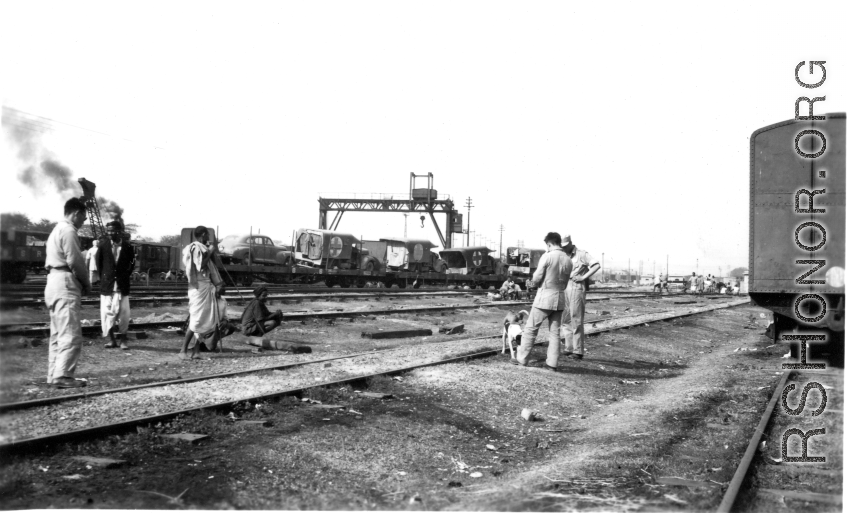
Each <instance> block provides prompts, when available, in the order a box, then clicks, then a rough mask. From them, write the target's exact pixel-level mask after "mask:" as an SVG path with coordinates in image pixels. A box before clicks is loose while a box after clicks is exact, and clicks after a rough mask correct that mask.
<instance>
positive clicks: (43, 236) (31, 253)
mask: <svg viewBox="0 0 847 513" xmlns="http://www.w3.org/2000/svg"><path fill="white" fill-rule="evenodd" d="M48 237H50V233H48V232H40V231H35V230H17V229H7V230H2V231H0V282H2V283H23V282H24V280H26V275H27V273H28V272H33V273H35V274H39V273H41V272H42V271H44V270H45V269H44V263H45V260H46V259H47V252H46V251H45V249H44V246H45V244H46V242H47V238H48ZM92 241H93V239H92V238H90V237H80V238H79V243H80V248H81V249H82V250H83V251H86V250H87V249H89V248H90V247H91V246H92V245H93V243H92Z"/></svg>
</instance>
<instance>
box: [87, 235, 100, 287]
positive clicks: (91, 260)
mask: <svg viewBox="0 0 847 513" xmlns="http://www.w3.org/2000/svg"><path fill="white" fill-rule="evenodd" d="M97 244H98V241H97V240H96V239H95V240H94V245H93V246H91V248H90V249H89V250H88V251H86V252H85V267H86V268H87V269H88V281H89V282H90V283H91V285H92V286H94V285H95V284H97V282H99V281H100V271H99V270H98V269H97Z"/></svg>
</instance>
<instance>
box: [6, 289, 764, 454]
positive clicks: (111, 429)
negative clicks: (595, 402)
mask: <svg viewBox="0 0 847 513" xmlns="http://www.w3.org/2000/svg"><path fill="white" fill-rule="evenodd" d="M747 302H748V301H744V302H737V303H729V304H725V305H720V306H712V307H709V308H706V309H704V310H700V311H695V312H685V313H682V314H679V315H671V316H666V317H664V319H673V318H677V317H688V316H691V315H697V314H700V313H707V312H711V311H714V310H718V309H723V308H729V307H733V306H740V305H741V304H745V303H747ZM633 317H645V316H643V315H639V316H633ZM654 317H657V316H654ZM647 322H655V320H643V319H642V320H640V321H638V322H634V323H632V324H627V325H621V326H608V327H604V328H599V329H598V328H594V329H588V330H586V335H595V334H598V333H603V332H607V331H612V330H616V329H624V328H629V327H632V326H638V325H641V324H646V323H647ZM485 338H499V335H497V336H489V337H480V339H485ZM445 342H450V341H445ZM544 345H546V343H540V344H537V346H540V347H543V346H544ZM500 351H501V349H488V350H485V351H480V352H475V353H465V354H460V355H457V356H451V357H446V358H445V357H442V358H440V359H438V360H434V361H429V362H424V363H418V364H413V365H407V366H402V367H398V368H394V369H389V370H387V371H383V372H377V373H370V374H365V375H359V376H351V377H347V378H344V379H340V380H335V381H329V382H324V383H320V384H313V385H308V386H303V387H296V388H290V389H286V390H281V391H278V392H272V393H269V394H260V395H256V396H251V397H247V398H243V399H237V400H234V401H226V402H222V403H216V404H212V405H204V406H198V407H193V408H186V409H182V410H177V411H173V412H167V413H160V414H156V415H151V416H147V417H137V418H135V419H130V420H126V421H121V422H117V423H113V424H104V425H100V426H93V427H90V428H84V429H78V430H73V431H67V432H63V433H53V434H49V435H43V436H39V437H33V438H26V439H22V440H15V441H13V442H8V443H3V444H0V456H8V455H9V454H12V453H18V452H25V451H28V450H36V449H39V448H43V447H45V446H49V445H53V444H58V443H65V442H71V441H74V440H77V439H90V438H93V437H96V436H102V435H108V434H116V433H123V432H126V431H127V430H130V429H132V428H133V427H136V426H140V425H144V424H153V423H156V422H165V421H168V420H170V419H173V418H175V417H176V416H178V415H183V414H188V413H192V412H196V411H203V410H219V409H224V408H229V407H232V406H234V405H235V404H237V403H240V402H253V401H260V400H268V399H274V398H278V397H283V396H289V395H301V394H302V393H303V392H304V391H306V390H308V389H311V388H318V387H328V386H337V385H344V384H347V383H353V382H358V381H362V380H366V379H368V378H371V377H376V376H382V375H392V374H399V373H402V372H407V371H410V370H414V369H418V368H423V367H430V366H433V365H440V364H443V363H453V362H457V361H461V360H464V361H467V360H470V359H476V358H484V357H488V356H494V355H496V354H499V353H500ZM365 354H374V352H373V351H372V352H369V353H365ZM377 354H378V353H377ZM346 357H347V358H349V357H350V356H346ZM336 359H338V358H336ZM308 363H318V362H317V361H312V362H308ZM303 364H305V362H304V363H303ZM261 370H267V369H261ZM261 370H258V369H257V370H256V372H259V371H261ZM201 379H212V378H210V377H206V378H201Z"/></svg>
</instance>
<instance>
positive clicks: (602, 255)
mask: <svg viewBox="0 0 847 513" xmlns="http://www.w3.org/2000/svg"><path fill="white" fill-rule="evenodd" d="M600 265H602V266H603V272H602V273H600V281H601V282H603V283H605V282H606V253H600Z"/></svg>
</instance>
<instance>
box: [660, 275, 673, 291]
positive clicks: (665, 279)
mask: <svg viewBox="0 0 847 513" xmlns="http://www.w3.org/2000/svg"><path fill="white" fill-rule="evenodd" d="M659 278H660V279H661V280H662V287H661V288H660V289H659V294H661V293H662V289H664V290H667V291H668V294H670V293H671V288H670V287H669V286H668V277H667V276H665V275H664V274H660V275H659Z"/></svg>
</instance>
